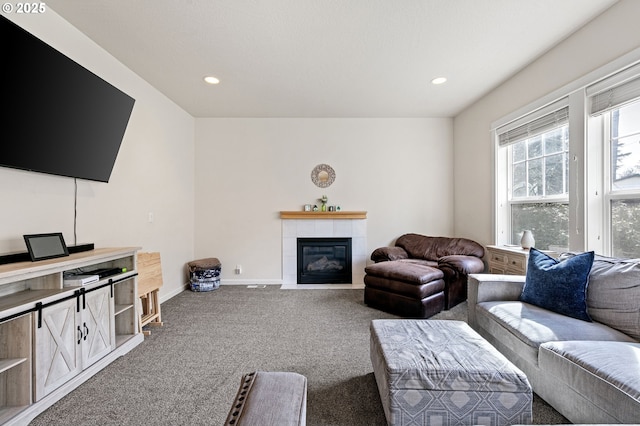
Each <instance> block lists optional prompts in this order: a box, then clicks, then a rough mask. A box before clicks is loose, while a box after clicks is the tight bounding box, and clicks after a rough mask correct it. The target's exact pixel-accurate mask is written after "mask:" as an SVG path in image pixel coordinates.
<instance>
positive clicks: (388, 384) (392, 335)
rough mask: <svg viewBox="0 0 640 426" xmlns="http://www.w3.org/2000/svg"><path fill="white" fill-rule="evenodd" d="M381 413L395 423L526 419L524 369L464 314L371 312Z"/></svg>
mask: <svg viewBox="0 0 640 426" xmlns="http://www.w3.org/2000/svg"><path fill="white" fill-rule="evenodd" d="M370 344H371V352H370V356H371V363H372V364H373V372H374V375H375V378H376V383H377V385H378V391H379V392H380V399H381V400H382V406H383V408H384V414H385V416H386V418H387V422H388V423H389V424H390V425H401V424H425V425H426V424H439V425H454V424H474V425H478V424H480V425H511V424H516V423H521V424H530V423H531V421H532V413H531V404H532V402H533V394H532V391H531V386H530V385H529V381H528V380H527V378H526V376H525V375H524V374H523V373H522V372H521V371H520V370H519V369H518V368H516V367H515V366H514V365H513V364H511V362H509V361H508V360H507V359H506V358H505V357H504V356H503V355H502V354H501V353H499V352H498V351H497V350H496V349H495V348H494V347H493V346H491V345H490V344H489V343H488V342H487V341H486V340H484V339H483V338H482V337H481V336H480V335H479V334H478V333H476V332H475V331H474V330H473V329H471V327H469V326H468V325H467V324H466V323H465V322H462V321H447V320H373V321H372V322H371V340H370Z"/></svg>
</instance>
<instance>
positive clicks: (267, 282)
mask: <svg viewBox="0 0 640 426" xmlns="http://www.w3.org/2000/svg"><path fill="white" fill-rule="evenodd" d="M281 284H282V280H276V279H273V280H269V279H266V280H265V279H263V280H252V279H236V278H226V279H223V280H220V285H281Z"/></svg>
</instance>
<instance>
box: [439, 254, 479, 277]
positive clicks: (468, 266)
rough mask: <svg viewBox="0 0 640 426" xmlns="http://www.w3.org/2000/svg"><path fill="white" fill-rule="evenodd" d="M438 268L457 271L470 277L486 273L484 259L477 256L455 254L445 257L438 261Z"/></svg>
mask: <svg viewBox="0 0 640 426" xmlns="http://www.w3.org/2000/svg"><path fill="white" fill-rule="evenodd" d="M438 267H439V268H442V267H445V268H450V269H453V270H455V271H457V272H458V273H459V274H465V275H469V274H477V273H480V272H482V271H484V262H483V261H482V259H480V258H478V257H475V256H465V255H460V254H454V255H450V256H443V257H441V258H440V259H438Z"/></svg>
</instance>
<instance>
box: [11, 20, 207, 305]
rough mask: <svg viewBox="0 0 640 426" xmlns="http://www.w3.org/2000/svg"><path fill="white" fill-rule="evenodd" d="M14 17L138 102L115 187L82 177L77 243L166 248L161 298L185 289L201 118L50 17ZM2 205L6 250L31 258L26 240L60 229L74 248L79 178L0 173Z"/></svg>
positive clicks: (116, 170)
mask: <svg viewBox="0 0 640 426" xmlns="http://www.w3.org/2000/svg"><path fill="white" fill-rule="evenodd" d="M8 18H10V19H12V20H14V21H15V22H16V23H18V24H19V25H21V26H22V27H24V28H25V29H27V30H28V31H30V32H32V33H34V34H36V35H37V36H38V37H40V38H41V39H43V40H44V41H46V42H47V43H49V44H50V45H52V46H53V47H55V48H56V49H58V50H61V51H62V52H63V53H65V54H66V55H67V56H69V57H71V58H72V59H74V60H75V61H76V62H79V63H80V64H81V65H83V66H85V67H86V68H88V69H90V70H91V71H93V72H94V73H96V74H97V75H99V76H100V77H102V78H103V79H105V80H107V81H109V82H110V83H111V84H113V85H115V86H116V87H118V88H120V89H121V90H123V91H124V92H126V93H128V94H129V95H130V96H132V97H134V98H135V99H136V104H135V107H134V109H133V114H132V116H131V119H130V121H129V126H128V128H127V132H126V134H125V138H124V141H123V143H122V147H121V149H120V152H119V155H118V159H117V161H116V164H115V167H114V170H113V173H112V175H111V180H110V181H109V183H108V184H105V183H98V182H90V181H84V180H78V199H77V202H78V206H77V216H78V219H77V242H78V243H85V242H92V243H95V245H96V247H122V246H140V247H142V249H143V250H144V251H159V252H160V253H161V255H162V262H163V273H164V282H165V287H164V288H163V290H162V293H161V298H167V297H170V296H171V295H172V294H175V293H176V292H178V291H180V290H182V288H183V284H184V283H185V281H186V277H185V274H184V265H185V263H186V262H188V261H189V260H193V245H194V242H193V227H194V226H193V223H194V219H193V216H194V214H193V200H194V172H193V164H194V160H193V158H194V143H193V139H194V135H193V132H194V119H193V118H192V117H191V116H190V115H188V114H187V113H185V112H184V111H183V110H182V109H180V108H178V107H177V106H176V105H175V104H174V103H173V102H171V101H169V100H168V99H167V98H166V97H165V96H163V95H162V94H160V93H159V92H158V91H157V90H155V89H154V88H152V87H151V86H150V85H149V84H148V83H146V82H145V81H144V80H142V79H141V78H140V77H138V76H137V75H136V74H134V73H133V72H131V71H130V70H128V69H127V68H125V67H124V66H123V65H122V64H120V63H119V62H117V61H116V60H115V59H114V58H113V57H112V56H111V55H109V54H108V53H106V52H105V51H104V50H102V49H101V48H100V47H99V46H97V45H96V44H94V43H93V42H92V41H91V40H89V39H88V38H87V37H85V36H84V35H83V34H82V33H80V32H79V31H78V30H77V29H75V28H74V27H72V26H71V25H69V24H68V23H67V22H66V21H64V20H63V19H61V18H60V17H59V16H58V15H56V14H55V12H53V11H52V10H48V11H47V13H46V14H42V15H16V14H13V15H10V16H8ZM2 143H12V141H6V140H5V141H2ZM0 200H2V201H1V205H2V213H0V214H1V218H2V219H1V220H0V253H6V252H14V251H25V250H26V247H25V245H24V241H23V239H22V235H23V234H29V233H46V232H62V233H63V234H64V238H65V241H66V242H67V244H69V245H71V244H73V242H74V226H73V222H74V180H73V179H71V178H66V177H57V176H51V175H46V174H40V173H32V172H26V171H19V170H13V169H8V168H4V167H1V168H0ZM149 212H153V214H154V217H155V220H154V222H153V223H149V221H148V217H149V215H148V214H149Z"/></svg>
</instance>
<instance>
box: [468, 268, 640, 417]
mask: <svg viewBox="0 0 640 426" xmlns="http://www.w3.org/2000/svg"><path fill="white" fill-rule="evenodd" d="M524 283H525V277H524V276H513V275H490V274H472V275H470V276H469V280H468V307H469V308H468V309H469V312H468V313H469V325H471V327H472V328H474V329H475V330H476V331H478V332H479V333H480V334H481V335H482V336H483V337H484V338H485V339H487V340H488V341H489V342H490V343H491V344H492V345H493V346H495V347H496V348H497V349H498V350H499V351H500V352H502V354H504V355H505V356H506V357H507V358H508V359H509V360H510V361H511V362H513V363H514V364H515V365H516V366H517V367H518V368H520V369H521V370H522V371H523V372H524V373H525V374H526V376H527V378H528V379H529V381H530V383H531V386H532V387H533V390H534V392H535V393H537V394H538V395H539V396H540V397H542V398H543V399H544V400H546V401H547V402H548V403H549V404H551V405H552V406H553V407H554V408H555V409H556V410H558V411H559V412H560V413H561V414H562V415H564V416H565V417H566V418H567V419H568V420H569V421H571V422H573V423H603V424H604V423H640V259H635V260H619V259H612V258H606V257H601V256H596V257H595V260H594V262H593V266H592V269H591V272H590V274H589V284H588V286H587V311H588V313H589V316H590V317H591V319H592V320H593V321H592V322H587V321H583V320H580V319H575V318H571V317H568V316H564V315H562V314H558V313H555V312H551V311H549V310H546V309H544V308H541V307H538V306H535V305H532V304H528V303H524V302H521V301H520V295H521V293H522V289H523V286H524ZM534 420H535V419H534Z"/></svg>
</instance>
